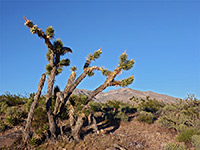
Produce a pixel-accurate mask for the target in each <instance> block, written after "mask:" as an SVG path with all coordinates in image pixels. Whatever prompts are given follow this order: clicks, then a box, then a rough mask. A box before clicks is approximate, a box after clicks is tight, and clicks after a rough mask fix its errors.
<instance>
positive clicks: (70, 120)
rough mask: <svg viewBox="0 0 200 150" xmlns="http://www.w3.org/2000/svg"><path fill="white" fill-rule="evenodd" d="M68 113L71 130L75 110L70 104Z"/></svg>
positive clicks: (73, 123)
mask: <svg viewBox="0 0 200 150" xmlns="http://www.w3.org/2000/svg"><path fill="white" fill-rule="evenodd" d="M68 113H69V124H70V127H71V130H73V129H74V125H75V110H74V107H73V106H72V105H70V107H69V112H68Z"/></svg>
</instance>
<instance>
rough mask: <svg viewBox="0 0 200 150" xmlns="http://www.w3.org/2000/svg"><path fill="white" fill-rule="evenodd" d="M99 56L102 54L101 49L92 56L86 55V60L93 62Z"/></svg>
mask: <svg viewBox="0 0 200 150" xmlns="http://www.w3.org/2000/svg"><path fill="white" fill-rule="evenodd" d="M101 54H102V51H101V49H98V50H97V51H95V52H94V53H93V54H89V55H88V59H89V60H93V61H95V59H98V58H99V57H100V56H101Z"/></svg>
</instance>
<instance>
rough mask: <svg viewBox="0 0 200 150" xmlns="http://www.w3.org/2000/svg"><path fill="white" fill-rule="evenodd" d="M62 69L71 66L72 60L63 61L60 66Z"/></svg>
mask: <svg viewBox="0 0 200 150" xmlns="http://www.w3.org/2000/svg"><path fill="white" fill-rule="evenodd" d="M58 65H59V66H60V67H64V66H69V65H70V60H69V59H64V58H63V59H62V60H61V61H60V62H59V64H58Z"/></svg>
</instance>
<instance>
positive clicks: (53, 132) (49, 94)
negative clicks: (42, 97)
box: [46, 66, 56, 138]
mask: <svg viewBox="0 0 200 150" xmlns="http://www.w3.org/2000/svg"><path fill="white" fill-rule="evenodd" d="M55 75H56V67H55V66H54V67H53V69H52V70H51V75H50V76H49V78H48V86H47V93H46V110H47V116H48V120H49V130H50V132H51V136H52V138H56V123H55V120H54V115H53V113H52V90H53V85H54V80H55Z"/></svg>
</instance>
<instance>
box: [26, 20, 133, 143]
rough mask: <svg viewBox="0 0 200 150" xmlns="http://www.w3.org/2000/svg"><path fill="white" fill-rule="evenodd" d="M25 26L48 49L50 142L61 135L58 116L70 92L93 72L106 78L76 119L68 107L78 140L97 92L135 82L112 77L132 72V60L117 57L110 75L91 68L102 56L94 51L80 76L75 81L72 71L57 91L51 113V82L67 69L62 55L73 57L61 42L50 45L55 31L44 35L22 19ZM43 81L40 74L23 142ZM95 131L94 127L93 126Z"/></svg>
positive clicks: (73, 129)
mask: <svg viewBox="0 0 200 150" xmlns="http://www.w3.org/2000/svg"><path fill="white" fill-rule="evenodd" d="M24 20H25V25H26V26H27V27H28V28H30V31H31V32H32V33H33V34H37V35H38V36H39V37H40V38H42V39H44V41H45V44H46V46H47V48H48V52H47V55H46V57H47V60H48V62H49V64H48V65H47V66H46V70H47V72H46V74H47V75H48V86H47V93H46V111H47V116H48V120H49V131H50V137H51V139H56V138H57V137H58V135H59V134H63V131H62V128H60V130H59V127H58V120H59V117H60V116H61V113H62V111H63V109H64V107H65V105H66V103H67V102H68V100H69V99H70V96H71V94H72V92H73V91H74V90H75V89H76V87H77V86H78V85H79V83H80V82H81V81H82V80H83V79H84V78H85V77H86V76H93V75H94V72H93V71H95V70H98V71H101V72H102V74H103V75H104V76H106V77H107V78H106V80H105V82H104V83H103V84H102V85H100V86H99V87H97V88H96V89H95V90H94V91H92V92H91V93H90V94H89V95H88V97H87V101H86V104H85V106H84V107H83V108H82V111H81V112H82V113H80V114H79V115H78V117H77V119H75V117H74V116H75V114H74V111H73V110H74V108H73V105H70V107H69V112H68V114H69V121H70V126H71V137H72V138H73V139H75V140H77V141H78V140H79V139H80V131H81V128H82V126H83V123H84V118H85V117H86V115H85V114H84V112H85V110H87V109H88V108H89V104H88V103H89V102H90V101H91V100H92V99H93V98H94V97H95V96H96V95H97V94H98V93H100V92H102V91H103V90H105V89H106V88H107V87H109V86H121V87H125V86H128V85H129V84H131V83H132V82H133V80H134V77H133V76H131V77H128V78H126V79H123V80H120V81H116V80H115V77H116V76H117V75H119V74H120V73H121V72H122V71H123V70H129V69H131V68H132V66H133V64H134V60H133V59H131V60H127V54H126V51H125V52H124V53H123V54H121V56H120V62H119V65H118V67H117V68H116V69H114V70H113V71H109V70H107V69H104V68H102V67H97V66H90V64H91V61H94V60H96V59H98V58H99V57H100V55H101V53H102V51H101V48H100V49H99V50H97V51H95V52H94V53H93V54H89V55H88V58H87V59H86V62H85V64H84V67H83V73H82V74H81V75H80V76H79V77H78V78H76V67H75V66H73V67H71V71H72V72H71V75H70V77H69V79H68V82H67V84H66V86H65V89H64V90H63V91H57V92H55V93H54V97H55V99H56V103H55V108H54V111H53V110H52V97H53V92H52V91H53V86H54V80H55V77H56V75H58V74H59V73H61V72H62V67H64V66H69V63H70V61H69V59H62V60H61V59H60V57H61V56H62V55H64V54H65V53H68V52H70V53H72V50H71V49H70V48H68V47H63V44H62V42H61V40H59V39H57V40H56V41H54V42H53V43H52V42H51V40H52V38H53V36H54V29H53V28H52V27H51V26H50V27H48V28H47V29H46V33H44V32H43V31H42V30H41V29H40V28H38V27H37V26H36V25H34V24H33V22H32V21H30V20H27V19H26V18H25V17H24ZM44 80H45V75H44V74H43V76H42V78H41V81H40V83H39V87H38V92H37V94H36V96H35V98H34V102H33V103H32V106H31V109H30V112H29V115H28V119H27V124H26V127H25V130H24V140H25V141H27V140H28V138H29V134H30V127H31V120H32V119H33V114H34V109H35V107H36V103H37V101H38V99H39V97H40V94H41V89H42V87H43V84H44ZM93 121H94V123H95V122H96V120H95V118H93ZM96 127H97V126H96Z"/></svg>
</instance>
